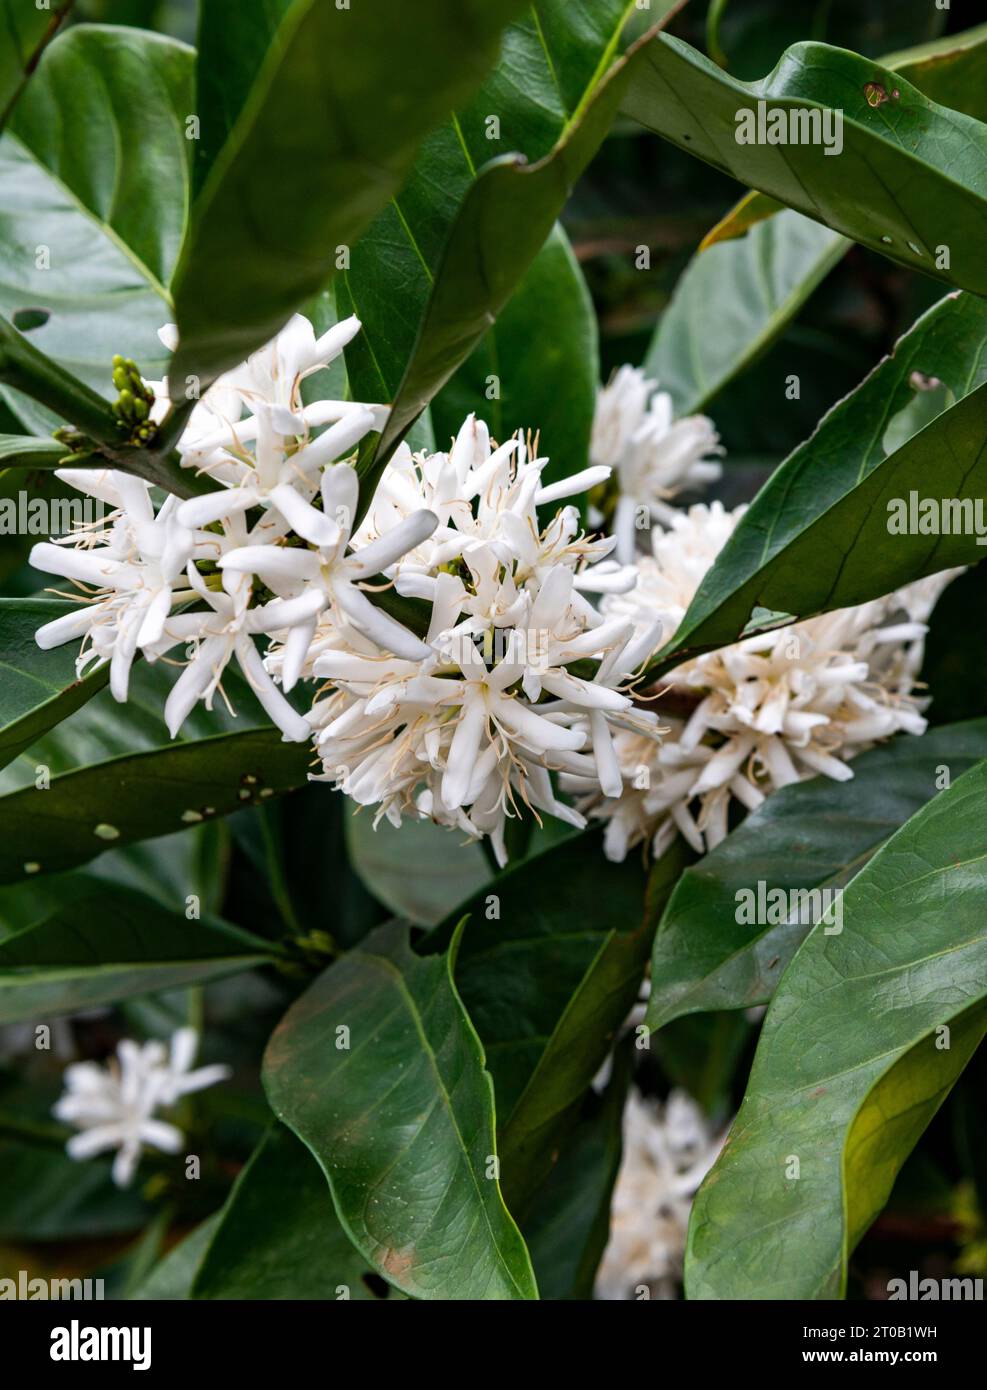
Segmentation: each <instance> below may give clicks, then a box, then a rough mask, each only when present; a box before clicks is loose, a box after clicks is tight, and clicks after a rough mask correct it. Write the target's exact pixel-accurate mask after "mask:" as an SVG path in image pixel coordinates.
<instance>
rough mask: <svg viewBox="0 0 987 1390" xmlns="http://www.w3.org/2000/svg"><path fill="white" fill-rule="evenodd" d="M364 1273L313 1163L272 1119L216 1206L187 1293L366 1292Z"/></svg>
mask: <svg viewBox="0 0 987 1390" xmlns="http://www.w3.org/2000/svg"><path fill="white" fill-rule="evenodd" d="M370 1272H371V1271H370V1267H369V1265H368V1264H367V1262H366V1260H365V1259H364V1258H363V1256H362V1255H361V1254H360V1252H359V1251H358V1250H357V1249H356V1248H355V1247H354V1246H353V1245H351V1244H350V1241H349V1238H348V1237H347V1235H346V1232H345V1231H344V1230H343V1228H342V1226H341V1225H340V1224H339V1220H338V1218H337V1216H336V1213H335V1211H334V1210H333V1205H332V1197H331V1196H330V1194H329V1188H328V1187H327V1186H326V1180H325V1178H324V1177H323V1176H322V1171H321V1169H320V1168H319V1165H318V1164H317V1163H316V1161H315V1159H314V1158H313V1157H312V1155H311V1154H310V1153H309V1152H308V1150H307V1149H306V1148H305V1145H304V1144H301V1143H299V1141H298V1140H297V1139H296V1138H295V1136H294V1135H293V1134H292V1133H291V1131H290V1130H287V1129H285V1128H284V1126H283V1125H274V1126H272V1128H271V1129H270V1130H269V1131H268V1133H267V1134H266V1135H265V1137H264V1138H263V1139H262V1140H261V1142H260V1144H259V1146H258V1148H257V1149H256V1150H255V1152H254V1153H253V1155H252V1156H251V1159H250V1162H249V1163H248V1164H247V1166H246V1167H245V1168H244V1169H243V1171H242V1172H241V1174H240V1176H239V1177H238V1178H237V1180H236V1183H235V1184H234V1187H233V1191H232V1192H231V1193H230V1195H229V1197H228V1198H227V1201H226V1205H225V1206H224V1207H223V1210H222V1211H221V1212H220V1213H219V1218H218V1220H217V1222H216V1225H215V1227H214V1229H213V1233H212V1236H211V1239H210V1241H209V1244H208V1246H207V1248H206V1250H205V1252H204V1254H203V1256H202V1259H201V1262H200V1264H199V1267H198V1270H197V1272H196V1274H195V1279H194V1282H193V1284H192V1289H191V1297H192V1298H240V1299H261V1298H263V1299H270V1298H274V1299H277V1298H297V1299H306V1300H309V1299H314V1300H320V1299H324V1300H326V1299H333V1300H336V1299H340V1298H348V1299H364V1300H365V1299H373V1298H374V1297H375V1295H374V1294H373V1292H372V1291H371V1289H370V1288H369V1286H368V1285H367V1284H366V1283H365V1282H364V1280H365V1276H366V1275H368V1274H369V1273H370ZM399 1296H400V1295H396V1297H399Z"/></svg>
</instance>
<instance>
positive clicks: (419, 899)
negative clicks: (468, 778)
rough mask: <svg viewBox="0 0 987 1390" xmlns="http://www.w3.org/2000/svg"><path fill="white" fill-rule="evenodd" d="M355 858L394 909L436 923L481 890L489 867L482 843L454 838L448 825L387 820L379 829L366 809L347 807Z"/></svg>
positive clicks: (359, 870) (366, 880) (351, 852)
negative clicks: (463, 841)
mask: <svg viewBox="0 0 987 1390" xmlns="http://www.w3.org/2000/svg"><path fill="white" fill-rule="evenodd" d="M343 824H344V826H345V834H346V849H347V853H348V855H349V859H350V862H351V863H352V865H353V867H354V868H355V869H356V871H357V873H358V874H359V875H360V877H361V879H362V880H363V882H364V883H365V884H366V886H367V887H368V888H369V889H370V891H371V892H372V893H373V894H374V895H375V896H376V897H377V898H379V899H380V901H381V902H382V903H384V904H385V906H386V907H388V908H390V910H391V912H394V913H397V914H398V915H399V916H401V917H406V918H407V919H408V920H409V921H411V922H417V923H420V924H421V925H422V926H426V927H434V926H435V925H436V924H437V923H438V922H441V921H442V920H443V918H445V917H448V916H449V914H450V913H451V912H454V911H455V909H456V908H457V907H458V905H459V904H460V903H461V902H463V901H464V900H465V899H466V898H469V897H471V896H472V895H473V894H474V893H476V892H478V891H479V889H480V888H481V887H482V886H483V884H484V883H486V882H487V880H488V879H489V878H490V867H489V865H488V864H487V860H486V856H485V855H484V853H483V850H482V849H481V848H480V846H479V845H477V844H461V843H460V842H459V838H458V837H457V836H454V837H453V843H451V844H450V839H449V831H448V830H446V829H445V828H444V827H443V826H438V825H434V824H433V823H432V822H431V821H427V820H426V821H413V820H405V822H404V824H403V825H402V826H401V827H400V828H396V827H395V826H393V825H391V824H390V822H389V821H386V820H382V821H381V822H380V824H379V825H378V826H377V828H376V830H375V829H374V826H373V821H372V820H371V818H370V816H369V815H367V814H366V812H363V813H361V814H360V815H356V814H354V806H353V803H352V802H349V801H347V803H346V805H345V806H344V809H343Z"/></svg>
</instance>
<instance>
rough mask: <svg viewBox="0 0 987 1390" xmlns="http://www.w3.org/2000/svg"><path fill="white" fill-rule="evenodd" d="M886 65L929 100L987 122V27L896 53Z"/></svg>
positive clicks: (980, 26) (947, 35) (983, 25)
mask: <svg viewBox="0 0 987 1390" xmlns="http://www.w3.org/2000/svg"><path fill="white" fill-rule="evenodd" d="M884 63H885V65H886V66H887V67H889V68H893V69H894V71H895V72H897V73H900V74H901V76H902V77H904V78H906V79H907V80H908V81H909V82H910V83H911V84H912V86H913V87H917V88H918V89H919V91H920V92H924V93H925V95H926V96H927V97H929V98H930V100H932V101H936V102H938V103H939V104H940V105H941V106H950V107H952V109H953V110H954V111H962V112H963V113H964V114H965V115H967V116H972V117H973V118H974V119H975V120H978V121H983V120H987V24H978V25H977V26H976V27H975V28H973V29H964V30H963V31H962V33H959V34H946V35H945V36H944V37H943V38H940V39H933V40H931V42H929V43H926V44H922V45H921V46H920V47H918V48H908V49H905V50H904V51H903V52H901V53H894V54H892V55H891V56H890V57H888V58H885V59H884Z"/></svg>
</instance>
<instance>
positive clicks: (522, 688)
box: [35, 318, 660, 860]
mask: <svg viewBox="0 0 987 1390" xmlns="http://www.w3.org/2000/svg"><path fill="white" fill-rule="evenodd" d="M358 326H359V325H357V324H356V321H355V320H352V321H349V320H348V321H347V322H346V323H345V324H341V325H339V327H338V328H337V329H334V330H333V331H332V333H330V334H329V335H326V338H324V339H321V340H318V341H316V339H315V337H314V334H313V332H312V329H311V325H309V324H308V323H307V321H306V320H304V319H301V318H296V319H294V320H292V322H291V323H290V324H289V325H288V327H287V328H286V329H285V330H284V332H283V333H282V334H280V335H279V337H278V339H277V340H276V341H275V343H273V344H271V345H270V346H269V347H268V348H267V349H264V350H263V351H262V352H261V353H259V354H255V356H254V357H253V358H251V360H250V361H249V362H248V363H246V364H244V366H243V367H242V368H238V369H237V370H236V371H235V372H232V373H230V374H228V376H227V378H224V379H223V381H222V382H221V383H220V394H219V396H218V398H214V397H213V395H212V393H210V397H209V399H208V400H206V401H205V402H203V403H202V405H203V407H204V408H208V411H210V412H211V416H210V418H208V419H206V418H205V416H203V415H200V416H198V417H197V418H196V419H195V420H194V421H193V426H194V428H193V429H192V431H191V443H189V441H188V438H183V440H182V441H181V442H180V444H179V449H180V451H181V452H182V454H183V461H184V462H185V463H186V464H187V465H189V466H194V467H197V468H200V469H203V470H206V471H208V472H209V474H210V476H211V477H212V478H213V479H214V480H215V481H218V482H219V483H220V486H219V488H218V489H217V490H215V491H212V492H209V493H208V494H207V495H205V496H196V497H194V498H191V499H188V500H186V501H182V502H176V500H175V499H174V498H169V499H168V500H167V501H166V502H165V503H164V505H163V506H162V507H161V509H160V510H159V511H158V513H157V515H155V513H154V509H153V505H152V502H151V497H150V491H149V489H148V488H147V486H146V485H145V484H143V483H134V482H133V480H130V479H127V478H126V477H125V476H124V475H122V474H117V473H107V474H105V475H97V476H96V477H95V479H94V475H91V474H88V473H84V472H83V473H78V474H75V475H73V476H72V481H75V482H77V485H79V486H82V487H84V488H88V489H90V490H94V491H96V493H97V495H101V496H103V497H104V499H105V500H107V501H108V502H109V503H110V504H111V505H113V506H114V507H116V509H117V510H116V511H115V512H114V514H113V516H112V518H111V524H110V526H109V529H108V530H104V531H102V532H93V533H89V534H87V535H84V536H82V537H76V538H73V539H74V541H75V542H76V543H75V544H74V545H73V546H61V545H58V546H56V545H47V546H41V547H38V548H37V549H36V552H35V558H36V561H37V562H38V563H43V564H44V565H45V566H46V567H47V568H49V569H52V570H54V571H55V572H56V573H58V574H61V575H62V576H63V577H68V578H73V579H76V580H77V581H79V582H82V581H87V580H88V581H89V584H90V587H89V588H87V589H86V590H85V591H84V597H85V598H86V599H88V600H91V601H90V602H88V603H87V604H86V605H85V607H83V608H81V609H80V613H79V614H78V615H75V614H73V615H71V617H70V618H69V619H68V620H66V619H61V620H59V621H58V622H57V623H56V624H52V625H50V626H49V627H47V628H45V629H43V630H42V632H41V634H39V640H40V641H42V642H45V643H52V642H54V641H64V640H68V639H69V638H72V637H78V636H79V635H80V634H82V633H90V634H93V635H91V636H90V637H89V648H88V649H87V650H86V651H85V652H84V653H83V658H82V659H84V660H89V659H96V660H106V659H109V660H110V661H111V663H113V664H112V676H113V678H112V685H113V691H114V694H115V695H116V696H117V698H119V699H122V698H125V696H126V692H127V684H126V676H127V673H128V672H129V668H130V663H131V661H132V660H133V658H134V656H135V655H136V654H137V652H140V653H141V654H142V655H143V657H144V658H145V659H146V660H147V661H150V662H154V661H158V660H161V659H170V660H175V659H176V658H177V663H178V664H182V665H183V666H184V669H183V670H182V672H181V674H180V676H179V677H178V679H177V681H176V683H175V684H174V686H173V688H172V690H171V692H170V694H169V696H168V698H167V701H166V703H165V710H164V714H165V720H166V723H167V725H168V729H169V731H170V732H171V734H172V736H175V735H176V734H177V733H178V731H179V729H180V728H181V725H182V723H183V722H184V720H185V719H186V718H187V717H188V715H189V713H190V711H191V710H192V709H193V707H194V706H195V705H196V703H197V702H198V701H199V700H202V701H203V702H204V703H205V705H206V707H207V708H211V707H212V701H213V700H214V698H215V696H216V693H217V692H220V693H222V694H224V695H225V694H226V692H225V691H224V689H223V685H222V681H223V675H224V672H225V670H226V668H227V666H228V664H229V662H230V661H231V660H234V659H235V660H236V662H237V663H238V665H239V667H240V670H241V671H242V673H243V675H244V677H245V678H246V680H247V681H248V683H249V684H250V685H251V687H252V688H253V690H254V692H255V694H256V695H257V698H258V699H259V701H260V702H261V704H262V705H263V707H264V708H265V710H266V711H267V713H268V715H269V716H270V718H271V719H272V720H273V722H274V723H275V724H276V725H277V726H278V727H279V728H280V729H281V731H282V733H283V735H284V737H285V739H287V740H293V741H300V740H303V739H305V738H307V737H308V736H309V734H310V733H313V734H314V739H315V746H316V750H317V752H318V754H319V757H320V758H321V761H322V766H323V772H322V774H321V776H322V777H323V778H325V779H328V780H331V781H332V782H334V783H336V784H338V785H340V786H341V787H342V788H343V789H344V790H345V791H346V792H347V793H348V794H349V795H350V796H352V797H353V799H354V800H355V801H357V802H358V803H359V804H361V805H373V806H375V807H376V808H377V815H378V816H382V815H383V816H387V817H388V819H390V820H391V821H392V822H394V823H395V824H400V821H401V818H402V816H404V815H412V816H415V817H421V816H430V817H431V818H432V819H434V820H436V821H438V822H439V823H441V824H444V825H449V826H455V827H457V828H459V829H460V830H462V831H463V832H464V833H465V834H467V835H469V836H471V837H473V838H478V837H480V836H489V838H490V840H491V842H492V844H493V846H494V850H495V852H496V854H497V855H498V857H499V858H500V859H501V860H503V858H504V856H505V853H506V851H505V832H506V823H507V821H508V819H510V818H511V817H513V816H515V815H517V814H519V813H520V812H521V810H522V808H528V809H529V810H530V811H531V812H532V813H533V814H535V815H538V814H539V813H540V812H542V811H544V812H547V813H548V814H551V815H554V816H558V817H560V818H561V819H563V820H565V821H567V822H569V823H570V824H573V825H583V824H584V823H585V822H584V820H583V817H582V815H581V814H580V813H579V812H578V811H576V810H574V809H573V808H572V807H570V806H569V805H567V804H566V802H565V801H564V800H562V799H560V798H559V797H558V795H557V794H556V791H555V788H554V786H553V782H552V775H553V774H556V773H559V774H561V773H565V774H566V775H569V776H573V777H578V778H579V780H580V786H581V787H584V786H587V785H588V786H591V787H593V786H595V787H598V788H601V789H602V790H603V792H604V793H606V794H607V795H611V796H616V795H617V794H618V793H619V792H620V790H621V788H622V776H621V771H620V763H619V758H618V756H617V753H616V751H615V743H614V738H615V734H621V733H625V732H633V733H634V734H635V735H637V736H640V737H645V738H650V739H656V738H657V737H658V735H659V733H660V730H659V727H658V721H657V718H656V716H655V715H654V714H653V713H652V712H651V711H649V710H643V709H639V708H637V707H636V706H635V703H634V700H633V698H632V695H631V694H630V687H631V685H632V684H633V682H634V680H635V678H636V675H637V672H638V670H639V668H640V667H641V666H642V665H643V664H644V662H645V661H646V660H647V658H648V657H649V656H650V654H651V652H652V651H653V650H654V649H655V647H656V646H657V645H658V642H659V640H660V625H659V624H658V623H646V624H644V625H643V626H642V627H641V628H640V629H638V628H637V627H636V625H635V623H634V622H633V621H631V620H629V619H627V618H625V617H616V616H615V617H613V618H611V619H606V618H605V617H604V616H603V615H602V614H601V613H600V611H599V608H598V607H597V606H596V603H595V601H594V596H598V595H601V594H603V595H610V596H615V595H620V594H623V593H626V591H627V590H628V589H629V587H630V586H631V585H632V584H634V583H635V582H636V578H637V574H636V571H635V569H634V567H633V566H630V565H624V566H621V565H619V564H617V563H615V562H614V560H613V559H612V551H613V547H614V541H613V539H612V538H608V537H602V538H599V537H597V538H593V537H590V536H587V535H586V533H585V532H584V530H583V528H582V523H581V518H580V514H579V511H578V510H577V508H576V507H575V506H573V505H559V504H560V503H563V502H564V500H565V499H567V498H569V497H572V496H575V495H577V494H578V493H579V492H581V491H583V490H585V489H587V488H591V487H594V486H596V485H597V484H598V483H601V482H604V481H606V479H607V478H608V477H609V476H610V469H609V468H608V467H605V466H596V467H593V468H589V469H586V470H583V471H582V472H579V473H577V474H575V475H573V476H570V477H567V478H564V479H561V480H556V481H548V482H546V481H545V479H544V474H545V470H546V468H547V466H548V463H549V460H548V459H547V458H545V457H543V456H540V455H539V454H538V451H537V446H536V442H535V441H533V440H532V439H531V438H530V437H528V438H527V439H525V438H524V437H522V435H521V434H520V433H518V434H516V435H515V436H514V437H513V438H511V439H509V440H507V441H506V443H504V444H501V445H498V444H496V443H495V442H494V441H492V440H491V439H490V436H489V432H488V430H487V427H486V425H485V424H484V423H483V422H482V421H480V420H477V419H476V418H475V417H474V416H470V417H469V418H468V419H467V420H466V421H465V423H464V424H463V427H462V428H461V429H460V431H459V433H458V435H457V437H456V439H455V440H454V441H453V443H452V447H451V448H450V449H449V451H448V452H444V453H435V454H430V453H422V454H412V453H411V452H410V450H409V449H407V448H405V447H402V448H400V449H399V450H398V451H397V453H396V454H395V457H394V459H393V460H392V462H391V463H390V464H389V466H388V467H387V468H386V469H385V471H384V474H383V478H382V479H381V481H380V483H379V485H378V487H377V489H376V492H375V495H374V496H373V497H372V498H371V499H370V505H369V508H368V511H367V516H366V519H365V521H364V522H363V524H362V525H361V526H360V527H359V528H358V529H355V527H354V521H355V518H356V515H357V509H358V502H359V480H358V477H357V473H356V470H355V468H354V467H353V466H351V464H350V463H349V462H347V461H345V460H340V459H339V458H338V455H339V454H340V452H341V451H345V450H352V449H353V448H354V447H355V445H356V444H357V443H358V442H359V440H360V438H362V436H363V435H364V434H365V432H366V431H367V430H368V429H370V428H372V427H374V426H375V425H377V424H379V422H378V419H377V416H376V415H375V413H374V410H375V408H374V407H363V406H358V405H353V404H352V403H345V402H322V403H319V404H318V405H317V406H305V405H303V404H302V401H301V397H300V390H299V388H300V383H301V381H302V379H303V378H304V376H305V375H306V373H308V372H310V371H312V370H316V369H318V367H320V366H321V365H323V364H324V363H325V361H326V360H328V359H329V358H331V356H332V355H333V354H334V353H335V352H338V351H339V350H341V347H342V345H343V344H344V343H345V342H346V341H348V339H349V337H351V336H352V333H353V332H354V331H355V329H356V328H357V327H358ZM234 397H235V398H236V399H235V400H234ZM241 410H246V411H248V412H249V414H246V415H241V414H240V411H241ZM222 412H226V417H225V418H224V419H222V420H221V421H219V424H218V426H217V427H216V428H215V429H213V428H212V426H213V425H214V424H216V420H217V419H218V416H219V415H220V414H221V413H222ZM325 425H328V428H325V429H324V432H323V433H321V434H319V435H313V434H312V431H313V430H314V429H316V428H318V427H321V426H325ZM210 430H212V432H211V433H210ZM539 509H542V511H541V514H540V512H539ZM97 585H98V587H97ZM375 590H376V591H379V592H380V593H381V598H379V599H378V600H377V601H376V602H375V601H374V600H373V598H372V597H371V595H372V594H373V593H374V591H375ZM389 590H392V591H393V592H392V593H391V594H390V595H389V597H388V598H387V599H385V598H384V597H383V592H384V591H389ZM393 604H398V605H401V604H404V605H405V606H406V611H407V606H408V605H410V606H411V609H412V612H414V606H415V605H416V604H417V605H418V621H417V623H414V622H413V623H412V626H414V627H415V630H414V631H413V630H412V627H411V626H409V625H407V624H406V623H405V622H403V621H401V620H400V619H399V617H396V616H392V613H391V612H389V611H387V609H388V608H389V607H391V606H392V605H393ZM426 605H427V607H426ZM423 614H424V615H427V616H425V619H424V621H422V615H423ZM423 627H424V628H425V631H424V632H422V628H423ZM259 638H266V639H267V649H266V652H264V654H263V655H262V653H261V651H260V650H258V647H257V645H256V643H257V640H258V639H259ZM302 680H310V681H318V682H322V683H323V685H324V687H325V686H326V683H328V687H327V688H323V689H322V690H320V691H319V692H318V694H317V698H316V702H315V704H314V706H313V708H312V710H311V711H310V712H309V714H308V716H307V717H305V716H303V715H302V714H301V713H300V712H299V710H298V709H297V708H296V707H295V705H294V704H293V703H291V702H290V701H289V700H288V698H287V696H288V694H289V693H290V692H291V691H292V690H293V689H294V687H295V686H296V685H297V684H298V682H299V681H302Z"/></svg>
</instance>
